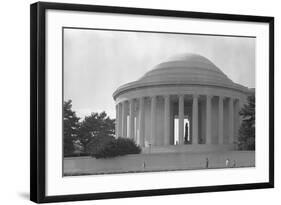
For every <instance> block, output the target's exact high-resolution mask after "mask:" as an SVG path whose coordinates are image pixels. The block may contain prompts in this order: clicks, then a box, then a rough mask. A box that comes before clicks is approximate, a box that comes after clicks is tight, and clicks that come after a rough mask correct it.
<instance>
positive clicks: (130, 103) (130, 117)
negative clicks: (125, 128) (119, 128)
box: [128, 99, 134, 139]
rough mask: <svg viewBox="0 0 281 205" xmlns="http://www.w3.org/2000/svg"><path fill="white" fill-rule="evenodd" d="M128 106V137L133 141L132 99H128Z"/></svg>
mask: <svg viewBox="0 0 281 205" xmlns="http://www.w3.org/2000/svg"><path fill="white" fill-rule="evenodd" d="M129 105H130V113H129V119H130V121H129V124H130V125H129V126H130V128H129V131H130V132H129V135H128V136H129V137H130V138H131V139H134V100H133V99H130V101H129Z"/></svg>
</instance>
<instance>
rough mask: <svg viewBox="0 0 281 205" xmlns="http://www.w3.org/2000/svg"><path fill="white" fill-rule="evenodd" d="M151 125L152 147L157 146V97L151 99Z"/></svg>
mask: <svg viewBox="0 0 281 205" xmlns="http://www.w3.org/2000/svg"><path fill="white" fill-rule="evenodd" d="M150 114H151V117H150V119H151V125H150V141H149V143H150V144H151V145H155V142H156V124H155V120H156V96H152V97H151V113H150Z"/></svg>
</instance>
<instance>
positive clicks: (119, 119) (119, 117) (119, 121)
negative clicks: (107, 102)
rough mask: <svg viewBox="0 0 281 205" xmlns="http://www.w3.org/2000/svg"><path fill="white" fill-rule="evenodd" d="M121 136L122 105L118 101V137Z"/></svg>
mask: <svg viewBox="0 0 281 205" xmlns="http://www.w3.org/2000/svg"><path fill="white" fill-rule="evenodd" d="M121 136H122V106H121V103H118V137H121Z"/></svg>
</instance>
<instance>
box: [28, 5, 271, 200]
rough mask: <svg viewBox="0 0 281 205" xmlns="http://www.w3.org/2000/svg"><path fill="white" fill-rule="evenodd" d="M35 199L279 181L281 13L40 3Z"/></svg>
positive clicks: (36, 13)
mask: <svg viewBox="0 0 281 205" xmlns="http://www.w3.org/2000/svg"><path fill="white" fill-rule="evenodd" d="M30 20H31V37H30V41H31V106H30V107H31V125H30V129H31V139H30V143H31V154H30V155H31V156H30V160H31V168H30V169H31V171H30V172H31V177H30V180H31V182H30V185H31V187H30V192H31V195H30V197H31V200H32V201H34V202H38V203H43V202H58V201H73V200H94V199H108V198H121V197H138V196H153V195H168V194H185V193H197V192H212V191H228V190H244V189H258V188H273V187H274V18H273V17H265V16H246V15H230V14H215V13H201V12H187V11H172V10H155V9H143V8H126V7H109V6H96V5H80V4H62V3H42V2H40V3H35V4H32V5H31V17H30Z"/></svg>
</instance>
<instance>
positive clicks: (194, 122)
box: [192, 94, 198, 144]
mask: <svg viewBox="0 0 281 205" xmlns="http://www.w3.org/2000/svg"><path fill="white" fill-rule="evenodd" d="M192 144H198V95H196V94H195V95H193V102H192Z"/></svg>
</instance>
